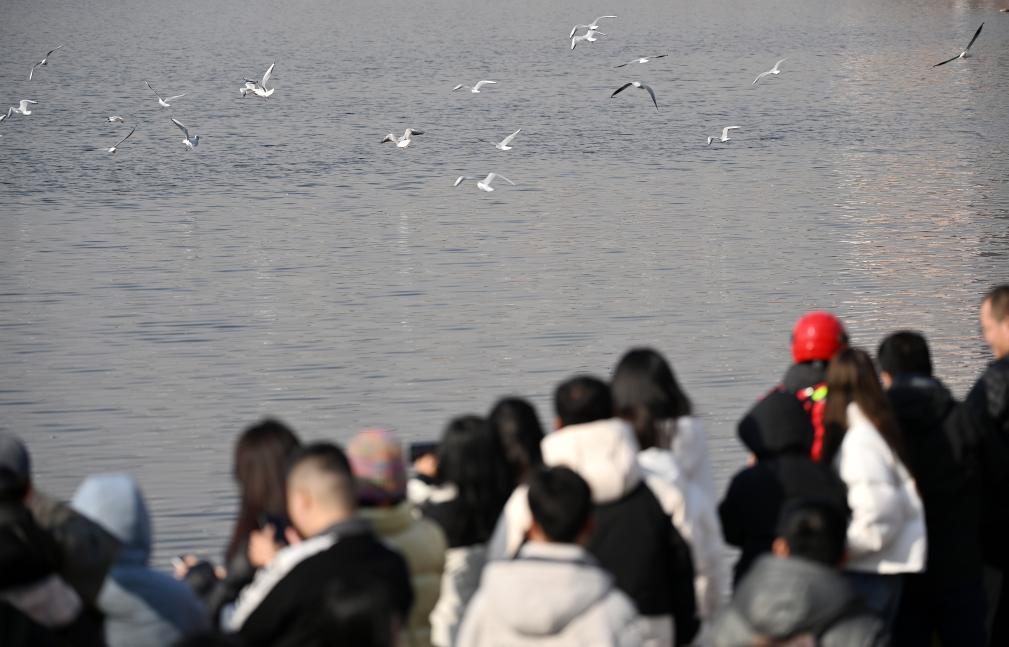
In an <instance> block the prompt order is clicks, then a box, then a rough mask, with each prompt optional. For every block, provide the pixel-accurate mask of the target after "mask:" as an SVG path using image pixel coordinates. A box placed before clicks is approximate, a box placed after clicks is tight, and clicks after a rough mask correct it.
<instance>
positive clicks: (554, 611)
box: [456, 543, 642, 647]
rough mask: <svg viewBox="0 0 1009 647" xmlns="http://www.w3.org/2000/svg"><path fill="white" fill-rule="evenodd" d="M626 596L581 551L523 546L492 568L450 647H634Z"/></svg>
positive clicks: (633, 620)
mask: <svg viewBox="0 0 1009 647" xmlns="http://www.w3.org/2000/svg"><path fill="white" fill-rule="evenodd" d="M641 644H642V634H641V619H640V617H639V616H638V612H637V610H636V609H635V608H634V604H633V603H632V602H631V600H630V598H628V597H627V596H626V595H624V594H623V593H622V592H620V590H619V589H617V588H616V587H615V585H614V583H613V578H612V577H611V576H610V575H609V574H608V573H606V572H605V571H603V570H602V568H600V567H599V566H597V565H596V562H595V560H594V559H593V558H592V556H591V555H589V553H587V552H586V551H585V550H584V549H583V548H581V547H580V546H576V545H573V544H545V543H529V544H526V545H525V546H523V547H522V549H521V550H520V551H519V554H518V558H517V559H515V560H513V561H499V562H492V563H490V564H488V565H487V567H486V568H485V569H484V573H483V578H482V580H481V584H480V588H479V590H477V593H476V595H475V596H473V599H472V600H471V601H470V604H469V607H468V609H467V610H466V616H465V618H464V619H463V623H462V627H461V628H460V630H459V639H458V642H457V643H456V647H475V646H478V645H479V646H483V647H494V646H497V645H502V646H503V645H508V646H509V647H522V646H524V645H529V646H532V645H537V646H547V645H549V646H550V647H562V646H568V645H570V646H572V647H575V646H581V645H592V646H597V645H598V646H607V647H609V646H613V647H618V646H621V647H622V646H625V645H626V646H628V647H629V646H631V645H634V646H637V645H641Z"/></svg>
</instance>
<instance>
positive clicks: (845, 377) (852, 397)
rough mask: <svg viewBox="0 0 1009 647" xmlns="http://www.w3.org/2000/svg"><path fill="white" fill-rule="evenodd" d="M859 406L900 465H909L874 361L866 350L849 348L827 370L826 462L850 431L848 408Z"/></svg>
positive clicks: (824, 443) (829, 460)
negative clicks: (850, 405) (849, 406)
mask: <svg viewBox="0 0 1009 647" xmlns="http://www.w3.org/2000/svg"><path fill="white" fill-rule="evenodd" d="M853 402H854V403H855V404H856V405H858V408H859V409H860V410H861V411H862V413H863V414H864V415H865V417H866V418H868V419H869V421H870V422H872V424H873V426H875V427H876V430H877V431H879V434H880V436H882V437H883V440H885V441H886V444H887V445H889V446H890V449H891V450H893V452H894V454H896V455H897V456H898V457H899V458H900V460H901V462H903V463H904V465H908V464H909V463H908V460H907V453H906V452H905V450H904V442H903V439H902V437H901V433H900V428H899V427H898V426H897V422H896V419H895V418H894V416H893V410H892V409H891V408H890V402H889V401H888V400H887V398H886V394H885V393H884V392H883V386H882V384H880V381H879V376H878V375H877V374H876V367H875V366H873V363H872V358H871V357H869V354H868V353H866V352H865V351H864V350H861V349H858V348H846V349H844V350H842V351H841V352H839V353H838V354H837V355H835V356H834V359H832V360H831V361H830V365H829V366H828V367H827V402H826V405H825V406H824V410H823V428H824V440H823V457H822V458H823V461H824V462H826V463H830V462H831V461H832V460H833V459H834V456H836V455H837V452H838V450H839V449H840V448H841V442H842V441H843V440H844V435H845V434H846V433H847V431H848V405H849V404H851V403H853Z"/></svg>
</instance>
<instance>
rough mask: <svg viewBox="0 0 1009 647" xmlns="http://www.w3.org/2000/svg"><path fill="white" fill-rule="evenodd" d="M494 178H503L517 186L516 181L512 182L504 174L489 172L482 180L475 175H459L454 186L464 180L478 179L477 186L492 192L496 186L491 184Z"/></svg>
mask: <svg viewBox="0 0 1009 647" xmlns="http://www.w3.org/2000/svg"><path fill="white" fill-rule="evenodd" d="M494 178H501V179H502V180H504V181H505V182H507V183H508V184H510V185H512V186H515V183H514V182H512V181H511V180H509V179H508V178H506V177H505V176H503V175H498V174H497V173H488V174H487V177H485V178H483V179H482V180H481V179H480V178H478V177H475V176H473V175H460V176H459V177H457V178H456V180H455V184H453V185H452V186H459V185H460V184H462V182H463V180H477V183H476V187H477V188H478V189H480V190H481V191H486V192H487V193H490V192H491V191H493V190H494V187H492V186H491V185H490V183H491V182H493V181H494Z"/></svg>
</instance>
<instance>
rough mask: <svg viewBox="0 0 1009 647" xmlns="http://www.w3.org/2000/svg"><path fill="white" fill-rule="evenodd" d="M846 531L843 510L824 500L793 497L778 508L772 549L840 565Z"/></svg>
mask: <svg viewBox="0 0 1009 647" xmlns="http://www.w3.org/2000/svg"><path fill="white" fill-rule="evenodd" d="M847 534H848V512H847V510H843V509H840V508H839V507H838V506H837V505H835V504H832V503H829V502H827V501H818V500H814V499H795V500H792V501H790V502H788V503H786V504H785V506H784V508H783V509H782V511H781V516H780V517H779V520H778V529H777V538H776V539H775V540H774V544H773V545H772V550H773V552H774V554H775V555H777V556H778V557H802V558H804V559H808V560H811V561H814V562H820V563H821V564H826V565H827V566H835V567H836V566H841V564H842V563H843V562H844V555H845V553H844V550H845V542H846V540H847Z"/></svg>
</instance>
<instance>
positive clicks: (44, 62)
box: [28, 45, 63, 81]
mask: <svg viewBox="0 0 1009 647" xmlns="http://www.w3.org/2000/svg"><path fill="white" fill-rule="evenodd" d="M62 47H63V46H62V45H60V46H59V47H57V48H56V49H60V48H62ZM56 49H51V50H49V53H48V54H46V55H45V56H44V57H43V58H42V60H41V61H39V62H38V63H36V64H35V65H32V69H31V70H29V71H28V80H29V81H31V80H32V77H33V76H35V70H36V68H39V67H42V66H43V65H49V57H50V56H52V55H53V52H55V51H56Z"/></svg>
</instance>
